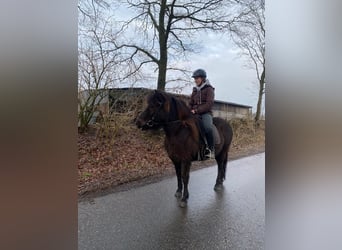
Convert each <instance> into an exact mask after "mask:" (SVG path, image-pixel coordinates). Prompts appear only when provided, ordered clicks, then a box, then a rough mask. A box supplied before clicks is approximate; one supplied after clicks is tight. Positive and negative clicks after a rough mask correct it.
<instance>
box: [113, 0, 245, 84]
mask: <svg viewBox="0 0 342 250" xmlns="http://www.w3.org/2000/svg"><path fill="white" fill-rule="evenodd" d="M231 3H232V1H230V0H197V1H185V0H171V1H170V0H169V1H167V0H160V1H156V0H125V1H123V2H121V3H120V4H126V6H127V7H128V8H129V9H131V10H132V11H134V13H135V15H134V16H133V17H131V18H129V20H126V21H124V23H123V25H122V28H121V31H120V33H119V34H120V36H122V37H124V39H125V40H123V41H119V40H118V39H112V42H113V43H114V44H115V47H116V49H121V50H125V53H127V55H129V56H128V58H129V59H130V60H132V61H133V62H134V64H135V66H136V67H135V70H133V71H132V72H131V73H132V74H134V73H135V72H137V71H139V70H140V69H141V68H142V67H143V66H145V65H147V64H149V65H150V64H152V65H155V68H154V70H155V71H157V72H158V79H157V88H158V89H161V90H164V89H165V85H166V83H167V77H166V73H167V71H168V70H173V71H182V70H183V69H178V68H174V67H169V62H170V59H174V60H177V58H179V57H180V56H184V55H185V54H186V52H189V51H192V50H193V49H192V48H193V46H192V45H193V40H194V37H196V36H194V32H196V31H198V30H214V31H219V30H222V29H226V28H229V27H230V25H231V24H232V22H234V20H235V17H233V15H231V14H229V13H231V12H230V11H228V10H229V6H230V4H231ZM240 14H241V13H240ZM127 33H131V34H134V37H131V38H127ZM117 37H118V36H117ZM127 40H128V41H127ZM171 81H172V80H171Z"/></svg>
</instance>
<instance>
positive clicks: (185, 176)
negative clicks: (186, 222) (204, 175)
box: [179, 162, 191, 207]
mask: <svg viewBox="0 0 342 250" xmlns="http://www.w3.org/2000/svg"><path fill="white" fill-rule="evenodd" d="M190 165H191V162H182V164H181V171H182V181H183V186H184V191H183V197H182V199H181V202H180V204H179V205H180V206H181V207H185V206H186V204H187V201H188V198H189V190H188V184H189V175H190Z"/></svg>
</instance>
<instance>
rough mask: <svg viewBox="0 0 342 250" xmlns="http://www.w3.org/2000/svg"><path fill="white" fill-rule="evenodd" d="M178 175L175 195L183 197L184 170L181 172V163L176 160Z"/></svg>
mask: <svg viewBox="0 0 342 250" xmlns="http://www.w3.org/2000/svg"><path fill="white" fill-rule="evenodd" d="M174 165H175V170H176V175H177V191H176V193H175V196H176V197H177V198H180V197H182V190H183V184H182V172H181V164H180V163H177V162H174Z"/></svg>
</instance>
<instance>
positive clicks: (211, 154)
mask: <svg viewBox="0 0 342 250" xmlns="http://www.w3.org/2000/svg"><path fill="white" fill-rule="evenodd" d="M204 157H205V159H215V151H214V150H210V149H208V148H206V149H205V154H204Z"/></svg>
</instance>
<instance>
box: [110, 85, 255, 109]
mask: <svg viewBox="0 0 342 250" xmlns="http://www.w3.org/2000/svg"><path fill="white" fill-rule="evenodd" d="M109 90H119V91H128V90H132V91H152V90H153V89H148V88H143V87H141V88H109ZM168 93H170V94H173V95H176V96H181V97H185V98H190V96H189V95H184V94H175V93H171V92H168ZM214 102H215V103H219V104H228V105H231V106H235V107H242V108H252V106H249V105H244V104H238V103H234V102H225V101H220V100H215V101H214Z"/></svg>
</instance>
